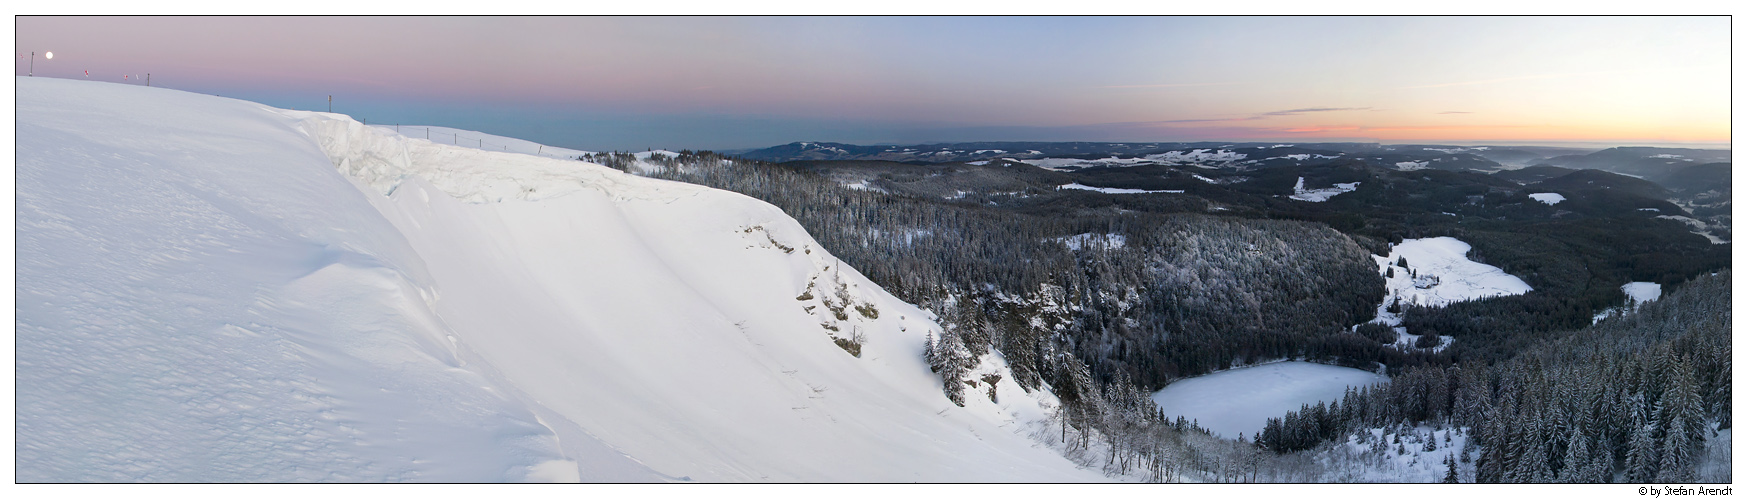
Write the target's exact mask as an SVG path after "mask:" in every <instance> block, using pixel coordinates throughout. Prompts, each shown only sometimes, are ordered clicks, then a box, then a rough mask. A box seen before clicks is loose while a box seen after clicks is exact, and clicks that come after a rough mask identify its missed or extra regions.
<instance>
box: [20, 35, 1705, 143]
mask: <svg viewBox="0 0 1747 499" xmlns="http://www.w3.org/2000/svg"><path fill="white" fill-rule="evenodd" d="M14 19H15V20H16V27H17V32H16V37H17V38H16V46H15V52H17V53H18V55H19V58H18V60H17V64H16V73H17V74H18V75H24V74H26V72H27V71H28V65H29V64H30V60H29V56H28V54H29V53H30V52H31V51H33V50H34V51H37V52H38V54H37V57H36V61H35V73H36V75H37V76H49V77H60V78H84V72H85V71H90V73H91V76H90V78H91V79H92V80H102V81H115V82H121V81H122V76H123V75H127V74H136V75H137V74H145V73H148V72H149V73H151V74H152V84H153V85H154V86H163V87H168V88H175V89H182V90H188V91H194V92H201V93H210V94H217V95H223V96H227V97H237V98H243V99H248V100H253V101H258V102H262V103H265V104H268V105H273V106H278V107H286V108H295V109H316V110H323V109H326V105H327V103H326V98H327V96H328V95H330V94H331V95H333V98H334V108H333V109H334V111H335V112H342V113H346V114H350V115H352V116H354V117H357V118H364V119H367V120H368V121H369V122H371V123H407V124H415V123H416V124H428V125H444V126H452V127H456V128H465V129H473V130H480V131H484V132H487V133H495V134H499V135H508V136H513V137H518V138H525V139H529V140H535V141H539V142H544V143H547V144H553V145H560V146H568V147H575V148H580V149H589V150H642V149H645V148H649V147H654V148H669V149H680V148H692V149H717V150H728V149H738V148H753V147H766V146H771V145H776V144H782V143H788V142H793V141H803V140H804V141H837V142H849V143H858V144H873V143H919V142H944V141H970V140H1096V141H1179V140H1182V141H1188V140H1222V141H1240V140H1246V141H1247V140H1280V141H1301V142H1309V141H1347V140H1360V141H1382V142H1416V143H1451V144H1454V143H1506V142H1509V143H1549V144H1551V143H1588V144H1639V145H1669V144H1678V143H1686V144H1693V145H1695V146H1700V147H1725V146H1727V143H1728V141H1729V134H1730V128H1729V124H1730V123H1729V117H1730V116H1729V104H1730V101H1729V98H1730V93H1729V92H1730V66H1729V63H1730V59H1729V55H1730V52H1729V48H1730V47H1729V44H1730V38H1729V37H1730V31H1729V28H1730V26H1729V18H1727V17H1136V18H1122V17H1117V18H1111V17H1070V18H1060V17H825V18H812V17H783V18H760V17H713V18H683V17H680V18H635V17H613V18H588V17H557V18H521V17H488V18H471V17H423V18H392V17H363V18H346V17H314V18H299V17H250V18H225V17H195V18H177V17H122V18H105V17H70V18H61V17H24V16H20V17H15V18H14ZM44 51H53V52H54V53H55V58H54V59H53V60H52V61H50V60H45V59H44V58H43V55H42V52H44ZM129 81H130V82H131V81H132V80H131V79H130V80H129Z"/></svg>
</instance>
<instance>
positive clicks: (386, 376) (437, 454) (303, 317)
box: [16, 78, 1105, 482]
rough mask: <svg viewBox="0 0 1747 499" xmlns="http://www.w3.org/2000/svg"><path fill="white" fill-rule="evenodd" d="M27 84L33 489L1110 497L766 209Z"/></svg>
mask: <svg viewBox="0 0 1747 499" xmlns="http://www.w3.org/2000/svg"><path fill="white" fill-rule="evenodd" d="M17 83H18V99H17V101H18V102H17V127H18V128H17V136H18V156H17V157H18V165H17V178H18V201H17V202H18V208H17V209H18V213H17V224H18V228H17V236H18V240H17V245H18V256H17V263H16V265H17V267H16V268H17V272H18V284H17V291H18V305H17V307H18V308H17V312H18V331H17V339H16V344H17V353H16V359H17V377H18V378H17V381H18V383H17V385H18V393H17V401H18V410H17V443H16V445H17V448H16V456H17V459H18V462H19V463H20V464H19V467H18V470H17V473H18V478H19V480H20V481H165V482H187V481H268V482H304V481H444V482H452V481H575V480H585V481H761V480H770V481H1051V482H1059V481H1096V480H1104V479H1105V478H1104V477H1102V476H1101V475H1100V474H1098V473H1097V472H1096V471H1095V470H1082V469H1078V468H1077V467H1076V466H1074V465H1073V464H1072V463H1071V462H1069V461H1067V460H1066V459H1064V458H1062V457H1061V456H1059V455H1057V454H1055V453H1054V452H1053V451H1051V450H1048V449H1045V448H1040V447H1039V446H1036V445H1034V443H1033V442H1032V441H1030V440H1029V439H1028V437H1027V436H1025V434H1026V433H1027V432H1026V430H1025V428H1024V427H1025V426H1026V425H1027V424H1032V423H1035V422H1036V421H1038V420H1041V419H1042V418H1043V410H1042V409H1041V408H1040V404H1046V403H1051V402H1052V400H1051V399H1050V397H1049V396H1048V395H1047V394H1025V393H1023V391H1022V390H1021V389H1020V388H1018V386H1017V385H1015V384H1013V382H1012V381H1011V379H1012V376H1010V375H1009V376H1004V379H1003V380H1002V381H1001V382H1000V383H999V384H998V390H999V393H1000V397H999V400H1000V402H999V403H996V402H993V401H991V400H989V398H988V397H986V396H982V394H981V393H979V390H980V389H979V390H971V391H968V392H969V393H967V395H968V397H967V398H968V403H967V407H965V408H958V407H955V406H953V405H952V404H951V403H950V402H948V401H947V400H946V398H945V397H944V395H942V394H941V390H940V383H941V382H940V379H939V377H938V376H936V375H933V374H932V373H930V372H929V371H928V369H927V367H926V366H925V365H924V363H923V362H922V359H921V350H922V343H923V336H924V335H925V334H926V333H927V332H929V331H936V332H937V331H938V326H937V325H935V324H934V323H933V322H932V318H931V316H930V315H929V314H927V313H926V312H923V311H921V310H919V309H917V308H915V307H914V306H911V305H908V304H906V303H903V302H901V301H899V300H897V299H896V298H893V297H891V296H890V295H889V294H887V293H885V292H884V291H883V290H881V289H879V287H878V286H877V285H874V284H873V283H872V282H870V281H867V280H866V278H865V277H862V276H861V275H860V274H859V273H857V272H855V271H854V269H850V268H847V267H844V266H842V265H841V263H839V262H838V261H837V260H836V259H835V258H834V257H831V256H830V255H829V254H828V253H826V252H825V251H824V250H823V248H820V247H819V246H818V244H817V243H816V242H814V241H813V240H812V238H811V237H809V236H808V235H807V234H806V232H805V231H804V230H803V229H801V227H800V226H799V224H797V223H796V222H794V220H793V219H791V218H789V217H787V216H786V215H784V214H783V213H782V212H781V211H780V210H778V209H776V208H775V207H772V206H770V205H768V204H764V203H762V202H758V201H756V200H753V199H751V198H748V197H746V196H742V195H739V194H735V193H729V192H725V191H716V190H712V189H707V188H703V187H698V186H693V185H688V184H680V183H675V182H665V181H660V180H654V179H647V178H641V177H636V176H632V175H628V174H624V173H622V172H618V171H615V170H611V169H609V168H606V167H602V166H599V165H591V164H586V163H581V162H577V161H566V160H561V159H552V158H542V157H538V156H536V155H530V154H524V153H516V152H513V151H512V152H507V153H506V152H502V151H498V152H492V151H489V150H480V149H479V148H477V147H474V148H468V147H457V146H454V145H446V144H441V143H440V141H435V140H432V141H427V140H425V139H423V138H418V137H414V136H409V134H408V132H407V130H406V127H402V130H401V133H399V134H396V133H394V132H393V130H392V129H389V130H384V129H383V127H377V126H369V127H366V126H363V125H362V124H359V123H357V122H355V121H352V120H350V119H348V118H346V117H344V116H340V115H333V114H326V113H314V112H301V111H287V110H278V109H273V108H269V107H266V106H262V105H259V104H255V103H251V102H246V101H240V100H234V99H224V98H216V97H211V96H206V95H199V94H192V93H185V92H179V91H174V90H166V89H161V88H145V87H137V86H127V85H116V84H106V83H95V82H82V81H71V80H53V79H48V78H18V79H17ZM488 142H489V140H488ZM487 149H489V148H487ZM651 154H653V153H651ZM809 290H810V294H812V295H813V296H812V298H811V299H810V300H798V299H797V297H798V296H802V295H803V293H804V292H809ZM845 300H847V301H845ZM850 305H861V306H868V307H870V308H871V309H874V310H877V313H878V316H877V318H873V317H868V316H866V315H864V314H861V313H859V312H857V311H855V310H854V309H847V310H846V311H847V313H848V316H849V317H850V319H847V320H840V319H837V318H835V317H834V316H833V313H832V312H830V311H829V309H831V308H832V307H848V306H850ZM805 307H812V308H811V309H807V308H805ZM826 326H831V327H836V328H838V329H839V331H838V333H837V334H840V335H844V336H847V335H849V334H850V333H851V332H859V333H862V334H863V335H865V338H866V342H865V344H864V345H863V346H862V350H861V352H862V355H861V357H860V358H855V357H851V356H850V355H849V354H848V353H846V352H845V351H844V350H842V349H841V348H839V347H838V346H837V345H835V344H833V343H832V339H831V336H830V335H831V334H832V333H831V332H830V331H828V328H827V327H826ZM1004 369H1005V367H1004V363H1003V362H1002V361H1001V359H1000V357H999V355H996V354H990V355H988V356H986V357H984V359H983V364H982V365H980V366H978V367H977V370H976V371H974V372H1000V371H1002V370H1004ZM1015 422H1017V423H1021V424H1013V423H1015Z"/></svg>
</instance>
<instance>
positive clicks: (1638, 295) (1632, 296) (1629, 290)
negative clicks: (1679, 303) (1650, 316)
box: [1620, 282, 1662, 307]
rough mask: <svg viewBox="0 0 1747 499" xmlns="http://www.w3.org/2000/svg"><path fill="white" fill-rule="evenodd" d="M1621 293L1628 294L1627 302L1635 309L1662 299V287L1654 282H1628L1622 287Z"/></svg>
mask: <svg viewBox="0 0 1747 499" xmlns="http://www.w3.org/2000/svg"><path fill="white" fill-rule="evenodd" d="M1620 291H1621V292H1624V293H1625V294H1626V302H1627V303H1630V304H1632V305H1633V306H1634V307H1635V306H1637V305H1643V304H1645V303H1649V302H1653V301H1656V299H1657V298H1661V297H1662V285H1661V284H1656V283H1653V282H1628V283H1626V284H1625V285H1623V286H1620Z"/></svg>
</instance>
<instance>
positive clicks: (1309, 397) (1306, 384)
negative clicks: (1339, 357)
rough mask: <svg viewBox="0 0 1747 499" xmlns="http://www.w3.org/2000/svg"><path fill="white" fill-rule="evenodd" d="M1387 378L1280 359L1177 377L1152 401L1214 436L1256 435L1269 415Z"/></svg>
mask: <svg viewBox="0 0 1747 499" xmlns="http://www.w3.org/2000/svg"><path fill="white" fill-rule="evenodd" d="M1387 381H1389V378H1388V377H1387V376H1383V375H1381V374H1377V373H1373V372H1368V371H1362V370H1358V369H1353V368H1348V367H1337V366H1329V365H1323V364H1313V363H1310V362H1296V361H1293V362H1276V363H1272V364H1262V365H1259V366H1251V367H1244V368H1238V369H1232V370H1229V371H1221V372H1216V373H1213V374H1208V375H1205V376H1196V377H1193V378H1188V379H1183V380H1178V381H1176V382H1174V383H1171V384H1170V386H1166V387H1165V388H1164V389H1163V390H1159V391H1157V392H1154V393H1153V395H1152V399H1153V402H1155V403H1157V404H1158V405H1159V408H1160V409H1162V410H1164V411H1165V415H1167V416H1170V417H1172V418H1175V417H1177V416H1179V415H1181V416H1183V417H1185V418H1189V419H1192V420H1196V421H1199V422H1200V425H1201V427H1202V428H1206V429H1208V430H1209V431H1212V432H1213V433H1214V434H1215V435H1219V436H1222V437H1225V438H1237V437H1238V434H1239V433H1242V434H1243V435H1244V436H1245V438H1254V437H1255V436H1256V434H1257V433H1258V432H1260V431H1262V426H1263V425H1266V424H1267V423H1268V418H1277V417H1281V416H1284V415H1286V411H1296V410H1298V409H1299V408H1300V407H1302V406H1303V405H1304V404H1315V403H1316V402H1317V401H1319V400H1320V401H1335V400H1340V398H1341V396H1342V395H1344V394H1345V393H1346V389H1347V387H1349V386H1370V385H1375V384H1378V383H1384V382H1387Z"/></svg>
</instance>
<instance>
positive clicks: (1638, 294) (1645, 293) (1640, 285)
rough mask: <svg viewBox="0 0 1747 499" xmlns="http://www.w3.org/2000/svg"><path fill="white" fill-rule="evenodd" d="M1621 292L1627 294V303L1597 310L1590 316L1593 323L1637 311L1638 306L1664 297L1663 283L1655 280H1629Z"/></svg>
mask: <svg viewBox="0 0 1747 499" xmlns="http://www.w3.org/2000/svg"><path fill="white" fill-rule="evenodd" d="M1620 292H1622V293H1625V294H1626V303H1625V304H1624V305H1622V306H1618V307H1608V308H1606V309H1603V310H1602V311H1600V312H1596V314H1595V316H1594V317H1591V318H1590V321H1589V322H1590V323H1591V324H1594V323H1597V322H1601V321H1602V320H1605V319H1607V318H1609V317H1615V316H1620V315H1625V314H1627V313H1630V312H1635V311H1637V310H1638V307H1641V306H1643V305H1644V304H1645V303H1650V302H1653V301H1656V300H1657V299H1659V298H1662V285H1661V284H1657V283H1654V282H1628V283H1626V284H1624V285H1622V286H1620Z"/></svg>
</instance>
